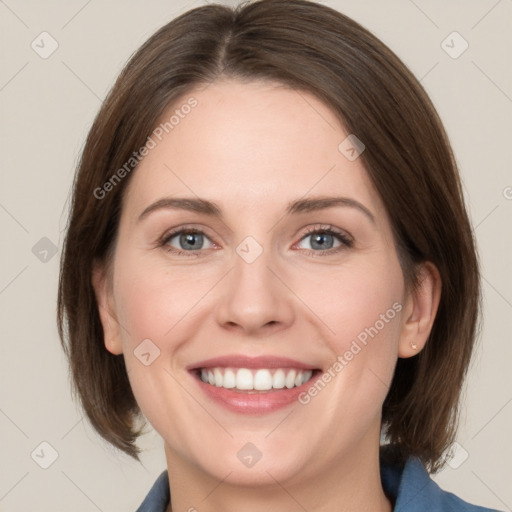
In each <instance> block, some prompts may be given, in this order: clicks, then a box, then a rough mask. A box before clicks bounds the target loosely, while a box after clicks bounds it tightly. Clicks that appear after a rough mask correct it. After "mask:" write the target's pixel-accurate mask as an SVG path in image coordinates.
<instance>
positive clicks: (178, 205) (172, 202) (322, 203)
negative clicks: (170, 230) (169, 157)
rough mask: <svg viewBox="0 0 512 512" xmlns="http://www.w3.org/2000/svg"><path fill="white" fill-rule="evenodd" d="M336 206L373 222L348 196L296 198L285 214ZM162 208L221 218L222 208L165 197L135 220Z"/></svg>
mask: <svg viewBox="0 0 512 512" xmlns="http://www.w3.org/2000/svg"><path fill="white" fill-rule="evenodd" d="M336 206H343V207H350V208H355V209H357V210H359V211H360V212H362V213H364V214H365V216H366V217H368V219H370V220H371V222H372V223H373V224H375V216H374V215H373V213H372V212H371V211H370V210H369V209H368V208H367V207H366V206H364V205H363V204H361V203H360V202H359V201H356V200H355V199H351V198H349V197H329V196H320V197H312V198H304V199H297V200H295V201H291V202H290V203H288V205H287V207H286V215H292V214H298V213H308V212H313V211H319V210H324V209H326V208H333V207H336ZM162 209H171V210H173V209H176V210H187V211H191V212H197V213H202V214H205V215H210V216H212V217H219V218H222V209H221V208H220V207H219V205H218V204H216V203H214V202H213V201H208V200H206V199H200V198H194V197H184V198H176V197H165V198H163V199H159V200H158V201H155V202H154V203H152V204H150V205H149V206H148V207H147V208H146V209H145V210H144V211H143V212H142V213H141V214H140V215H139V218H138V220H137V222H140V221H142V220H143V219H144V218H145V217H147V216H148V215H149V214H151V213H152V212H154V211H157V210H162Z"/></svg>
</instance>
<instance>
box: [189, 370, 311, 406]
mask: <svg viewBox="0 0 512 512" xmlns="http://www.w3.org/2000/svg"><path fill="white" fill-rule="evenodd" d="M192 375H193V378H194V380H195V381H196V382H197V384H198V386H199V388H200V389H201V390H202V391H203V392H204V393H205V394H206V395H207V396H208V397H209V398H211V399H212V400H214V401H215V402H216V403H218V404H219V405H221V406H223V407H225V408H226V409H228V410H230V411H233V412H236V413H240V414H259V415H261V414H267V413H271V412H274V411H277V410H279V409H282V408H284V407H287V406H288V405H290V404H293V403H294V402H297V401H298V398H299V395H300V394H301V393H302V392H304V391H305V390H306V389H308V388H309V387H310V386H311V385H313V384H314V382H315V381H316V380H317V379H318V378H319V377H320V376H321V372H320V371H318V370H315V372H314V373H313V376H312V377H311V379H309V380H308V381H307V382H305V383H304V384H302V385H301V386H297V387H295V388H291V389H288V388H284V389H273V390H269V391H256V392H254V391H251V392H248V391H233V390H232V389H226V388H222V387H217V386H213V385H211V384H206V383H205V382H203V381H202V380H201V379H200V378H199V377H198V376H196V375H195V374H194V373H193V372H192Z"/></svg>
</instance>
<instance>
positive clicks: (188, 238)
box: [181, 233, 202, 249]
mask: <svg viewBox="0 0 512 512" xmlns="http://www.w3.org/2000/svg"><path fill="white" fill-rule="evenodd" d="M196 237H199V242H197V240H196V243H194V239H195V238H196ZM201 237H202V235H201V234H200V233H186V234H184V235H182V236H181V242H183V243H182V247H183V246H185V247H184V248H187V247H186V245H187V244H190V245H189V248H192V249H195V248H196V247H198V246H201V241H202V239H201Z"/></svg>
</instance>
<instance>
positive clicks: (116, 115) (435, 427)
mask: <svg viewBox="0 0 512 512" xmlns="http://www.w3.org/2000/svg"><path fill="white" fill-rule="evenodd" d="M223 77H228V78H235V79H238V80H243V81H250V80H258V79H262V80H269V81H273V82H278V83H281V84H285V85H287V86H289V87H291V88H293V89H296V90H303V91H308V92H310V93H313V94H314V95H316V97H318V98H319V99H321V100H323V101H324V102H325V103H326V104H327V105H328V106H329V107H330V108H331V109H332V110H333V112H334V113H335V114H337V115H338V116H339V119H340V121H341V122H342V123H343V124H344V126H345V127H346V129H347V130H348V132H349V133H354V134H356V136H357V137H358V138H359V139H360V140H362V141H363V143H364V144H365V146H366V149H365V151H364V153H362V155H361V157H360V158H362V160H363V163H364V165H365V167H366V169H367V171H368V173H369V175H370V177H371V179H372V181H373V183H374V184H375V186H376V188H377V190H378V191H379V193H380V196H381V198H382V200H383V202H384V204H385V206H386V209H387V211H388V213H389V217H390V219H391V224H392V227H393V230H394V234H395V241H396V244H397V247H398V251H399V254H400V261H401V263H402V268H403V271H404V276H405V278H406V282H407V283H414V282H415V274H414V270H415V264H416V263H418V262H422V261H431V262H433V263H434V264H435V265H436V267H437V268H438V270H439V273H440V276H441V280H442V283H443V286H442V293H441V300H440V305H439V309H438V312H437V316H436V319H435V322H434V325H433V329H432V331H431V334H430V338H429V340H428V342H427V344H426V346H425V348H424V349H423V350H422V352H421V353H420V354H418V355H417V356H415V357H412V358H408V359H399V360H398V363H397V367H396V371H395V375H394V378H393V381H392V384H391V387H390V390H389V393H388V395H387V397H386V400H385V402H384V406H383V417H382V420H383V426H384V427H385V428H386V432H387V437H388V440H389V442H390V443H391V444H392V445H393V446H394V447H395V448H396V454H397V457H398V459H399V460H401V461H404V460H405V459H406V458H407V457H408V456H409V455H415V456H418V457H419V458H420V459H421V460H422V461H423V463H424V464H425V465H426V466H427V467H428V468H429V469H430V471H432V472H434V471H437V470H438V469H439V468H440V467H442V465H443V462H444V461H443V458H442V455H443V452H444V451H445V450H446V448H447V447H448V446H449V445H450V444H451V442H452V441H453V439H454V435H455V429H456V423H457V416H458V403H459V397H460V394H461V387H462V384H463V381H464V377H465V374H466V371H467V368H468V365H469V361H470V357H471V353H472V349H473V344H474V340H475V336H476V328H477V319H478V314H479V308H480V285H479V273H478V263H477V256H476V251H475V247H474V240H473V234H472V229H471V226H470V223H469V220H468V216H467V213H466V210H465V206H464V199H463V194H462V189H461V183H460V181H459V175H458V171H457V167H456V164H455V161H454V157H453V154H452V151H451V148H450V144H449V142H448V140H447V137H446V134H445V131H444V129H443V127H442V124H441V121H440V120H439V117H438V115H437V113H436V111H435V109H434V107H433V105H432V103H431V101H430V100H429V98H428V96H427V94H426V93H425V91H424V89H423V88H422V86H421V85H420V84H419V82H418V81H417V80H416V79H415V78H414V76H413V75H412V74H411V73H410V72H409V70H408V69H407V68H406V66H405V65H404V64H403V63H402V62H401V61H400V60H399V59H398V57H397V56H396V55H395V54H394V53H393V52H392V51H391V50H390V49H389V48H387V47H386V46H385V45H384V44H383V43H382V42H381V41H379V40H378V39H377V38H376V37H375V36H373V35H372V34H371V33H369V32H368V31H367V30H366V29H364V28H363V27H361V26H360V25H359V24H357V23H356V22H354V21H353V20H351V19H350V18H348V17H346V16H344V15H343V14H341V13H339V12H337V11H335V10H333V9H331V8H328V7H326V6H323V5H320V4H316V3H313V2H309V1H306V0H260V1H255V2H252V3H244V4H242V5H240V6H238V7H236V8H230V7H226V6H222V5H207V6H204V7H199V8H196V9H193V10H190V11H188V12H186V13H185V14H183V15H181V16H179V17H178V18H176V19H175V20H173V21H171V22H170V23H168V24H167V25H165V26H164V27H163V28H161V29H160V30H158V31H157V32H156V33H155V34H154V35H153V36H152V37H151V38H150V39H149V40H148V41H147V42H146V43H145V44H144V45H143V46H142V47H141V48H140V49H139V50H138V51H137V52H136V53H135V55H134V56H133V57H132V58H131V60H130V61H129V62H128V64H127V65H126V67H125V69H124V70H123V71H122V73H121V74H120V76H119V78H118V79H117V81H116V83H115V84H114V86H113V88H112V90H111V91H110V93H109V95H108V97H107V98H106V100H105V101H104V103H103V105H102V107H101V109H100V111H99V113H98V115H97V117H96V119H95V121H94V124H93V126H92V128H91V130H90V132H89V135H88V137H87V141H86V144H85V147H84V150H83V153H82V157H81V160H80V163H79V167H78V171H77V174H76V176H75V181H74V184H73V187H74V191H73V200H72V206H71V214H70V220H69V225H68V230H67V236H66V240H65V246H64V250H63V255H62V260H61V269H60V281H59V294H58V313H57V316H58V327H59V335H60V337H61V341H62V344H63V346H64V349H65V350H66V353H67V355H68V357H69V361H70V367H71V373H72V377H73V384H74V387H73V389H74V391H75V393H76V394H77V395H78V396H79V398H80V401H81V404H82V406H83V408H84V410H85V412H86V414H87V416H88V418H89V420H90V421H91V423H92V425H93V426H94V428H95V429H96V430H97V431H98V432H99V433H100V434H101V436H103V438H105V439H106V440H107V441H109V442H110V443H112V444H113V445H115V446H116V447H118V448H119V449H121V450H123V451H124V452H126V453H128V454H129V455H131V456H133V457H135V458H138V456H137V454H138V453H139V450H138V448H137V446H136V444H135V441H136V439H137V436H138V435H139V434H140V430H137V429H136V427H135V426H136V420H137V419H140V418H141V414H140V410H139V408H138V405H137V403H136V401H135V398H134V396H133V393H132V391H131V388H130V384H129V381H128V377H127V373H126V367H125V364H124V359H123V356H122V355H121V356H115V355H112V354H111V353H109V352H108V351H107V350H106V348H105V346H104V341H103V330H102V325H101V322H100V317H99V314H98V304H97V302H96V299H95V294H94V289H93V286H92V282H91V276H92V269H93V265H94V263H95V262H96V261H101V262H104V263H107V262H108V260H109V257H110V254H111V252H112V250H113V244H114V242H115V238H116V232H117V227H118V222H119V215H120V211H121V206H122V197H123V191H124V190H125V188H126V185H127V184H128V182H129V179H130V176H131V174H133V173H130V174H127V175H126V177H124V179H122V180H120V181H119V182H118V183H116V184H115V186H113V187H110V189H109V191H108V193H104V194H103V193H102V198H101V199H98V198H97V197H98V194H97V193H95V191H97V190H99V188H101V187H103V186H104V184H105V183H106V182H107V181H108V180H109V179H111V177H112V175H113V173H114V172H115V171H116V170H117V169H119V168H121V167H122V166H123V165H124V164H125V163H126V162H127V161H129V159H130V157H131V156H132V154H133V152H134V151H136V150H137V149H138V148H140V147H142V146H143V145H144V144H145V142H146V140H147V138H148V136H150V134H151V133H152V131H153V130H154V128H155V123H156V122H157V120H158V119H159V118H160V117H161V115H162V114H163V112H164V111H165V109H167V108H168V107H169V105H170V104H172V103H173V101H175V100H176V99H177V98H178V97H180V96H182V95H183V94H184V93H186V92H189V91H191V90H192V89H194V88H195V87H197V86H198V85H201V84H207V83H211V82H213V81H215V80H219V79H220V78H223ZM104 190H105V189H104ZM66 337H67V341H66V340H65V338H66Z"/></svg>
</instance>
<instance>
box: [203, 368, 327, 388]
mask: <svg viewBox="0 0 512 512" xmlns="http://www.w3.org/2000/svg"><path fill="white" fill-rule="evenodd" d="M318 372H320V370H303V369H299V368H258V369H256V368H251V369H249V368H233V367H219V366H218V367H210V368H198V369H196V370H195V375H196V377H197V378H199V379H200V380H201V381H202V382H204V383H205V384H209V385H211V386H215V387H218V388H224V389H229V390H231V391H235V392H240V393H249V394H253V393H261V392H273V391H279V390H286V389H293V388H296V387H299V386H302V385H303V384H305V383H307V382H309V381H310V380H311V379H312V378H313V376H315V375H316V374H317V373H318Z"/></svg>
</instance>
